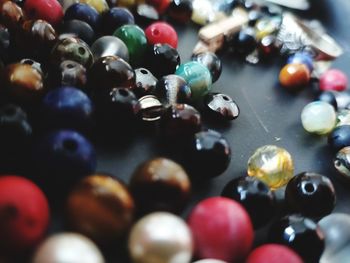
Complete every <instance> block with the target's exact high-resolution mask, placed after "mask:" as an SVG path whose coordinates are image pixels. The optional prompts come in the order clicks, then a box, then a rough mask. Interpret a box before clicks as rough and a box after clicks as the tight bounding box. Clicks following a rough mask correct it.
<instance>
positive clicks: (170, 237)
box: [129, 212, 193, 263]
mask: <svg viewBox="0 0 350 263" xmlns="http://www.w3.org/2000/svg"><path fill="white" fill-rule="evenodd" d="M192 250H193V241H192V236H191V232H190V229H189V228H188V226H187V225H186V223H185V222H184V221H183V220H182V219H181V218H180V217H177V216H175V215H172V214H170V213H166V212H156V213H152V214H149V215H147V216H145V217H143V218H141V219H140V220H139V221H137V222H136V224H135V225H134V226H133V228H132V229H131V232H130V235H129V253H130V256H131V259H132V261H133V262H135V263H151V262H159V263H167V262H172V263H189V262H190V261H191V258H192Z"/></svg>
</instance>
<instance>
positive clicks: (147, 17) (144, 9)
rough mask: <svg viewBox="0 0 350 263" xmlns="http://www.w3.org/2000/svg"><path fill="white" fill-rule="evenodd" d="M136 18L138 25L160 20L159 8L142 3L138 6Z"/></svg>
mask: <svg viewBox="0 0 350 263" xmlns="http://www.w3.org/2000/svg"><path fill="white" fill-rule="evenodd" d="M135 19H136V22H137V24H138V25H143V26H147V25H149V24H151V23H153V22H156V21H158V20H159V14H158V12H157V10H156V9H155V8H154V7H153V6H151V5H147V4H140V5H138V6H137V8H136V13H135Z"/></svg>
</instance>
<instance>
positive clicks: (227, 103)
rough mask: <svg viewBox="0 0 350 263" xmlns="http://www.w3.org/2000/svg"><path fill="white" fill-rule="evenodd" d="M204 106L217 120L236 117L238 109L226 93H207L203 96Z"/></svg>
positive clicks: (228, 119) (227, 119)
mask: <svg viewBox="0 0 350 263" xmlns="http://www.w3.org/2000/svg"><path fill="white" fill-rule="evenodd" d="M204 108H205V110H206V112H207V113H208V115H211V116H213V117H214V118H216V119H217V120H221V121H230V120H234V119H236V118H238V116H239V113H240V110H239V107H238V105H237V104H236V102H235V101H233V100H232V98H231V97H229V96H228V95H226V94H222V93H209V94H207V95H206V96H205V97H204Z"/></svg>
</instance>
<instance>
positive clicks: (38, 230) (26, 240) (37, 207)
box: [0, 175, 50, 255]
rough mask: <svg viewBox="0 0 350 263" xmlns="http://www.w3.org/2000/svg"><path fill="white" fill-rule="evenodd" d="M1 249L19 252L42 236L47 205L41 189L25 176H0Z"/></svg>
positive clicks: (33, 244)
mask: <svg viewBox="0 0 350 263" xmlns="http://www.w3.org/2000/svg"><path fill="white" fill-rule="evenodd" d="M0 192H1V195H0V218H1V223H0V235H1V241H0V250H1V251H2V255H3V254H4V253H9V252H10V253H18V252H24V251H27V250H28V249H30V248H33V247H34V246H36V245H37V244H38V242H40V241H41V239H42V238H43V236H44V234H45V232H46V230H47V226H48V223H49V217H50V215H49V205H48V202H47V199H46V197H45V195H44V193H43V192H42V191H41V190H40V189H39V188H38V187H37V186H36V185H35V184H34V183H32V182H31V181H29V180H28V179H26V178H24V177H20V176H14V175H2V176H1V177H0Z"/></svg>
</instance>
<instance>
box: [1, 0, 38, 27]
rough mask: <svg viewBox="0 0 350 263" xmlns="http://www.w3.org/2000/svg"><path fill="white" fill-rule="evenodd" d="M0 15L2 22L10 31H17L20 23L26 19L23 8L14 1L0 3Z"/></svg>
mask: <svg viewBox="0 0 350 263" xmlns="http://www.w3.org/2000/svg"><path fill="white" fill-rule="evenodd" d="M32 2H33V1H32ZM0 14H1V18H2V19H1V22H2V23H3V24H4V25H5V26H6V27H8V28H9V29H10V30H17V29H18V26H19V25H20V22H22V21H23V19H24V14H23V10H22V8H21V7H19V6H18V5H17V4H15V3H14V2H12V1H6V0H4V1H1V2H0Z"/></svg>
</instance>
